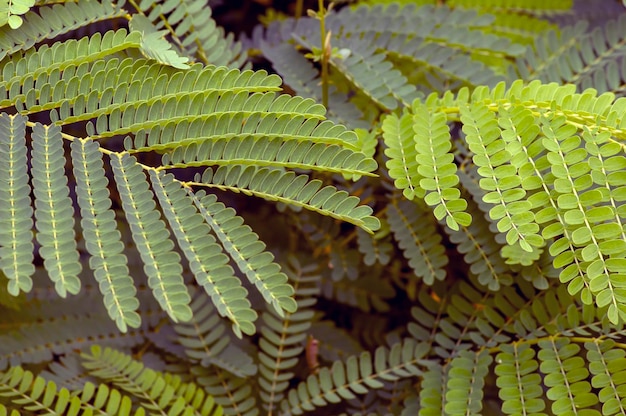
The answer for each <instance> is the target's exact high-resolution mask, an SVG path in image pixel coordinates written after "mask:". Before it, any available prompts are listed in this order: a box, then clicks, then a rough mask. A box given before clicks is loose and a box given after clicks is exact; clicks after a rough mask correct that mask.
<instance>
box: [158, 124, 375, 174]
mask: <svg viewBox="0 0 626 416" xmlns="http://www.w3.org/2000/svg"><path fill="white" fill-rule="evenodd" d="M293 121H294V120H293V119H291V121H290V122H293ZM281 135H284V136H285V139H287V137H286V136H287V135H288V134H286V133H281ZM255 136H256V137H255ZM259 136H261V135H260V134H255V135H254V136H247V137H243V138H241V139H240V138H237V137H231V138H226V139H214V140H203V141H202V142H200V143H193V144H191V145H189V146H180V147H177V148H176V150H175V151H174V152H173V153H172V155H171V157H169V158H167V160H166V161H167V162H168V163H169V164H171V165H172V167H175V168H184V167H190V166H209V165H222V166H229V165H242V166H245V165H252V166H260V167H262V166H272V167H281V168H285V169H303V170H317V171H323V172H329V173H339V174H342V175H365V176H374V175H373V174H372V173H370V172H372V171H374V170H375V169H376V163H375V162H374V160H373V159H371V158H368V157H366V156H365V155H363V154H361V153H356V152H354V151H352V150H350V149H346V148H342V147H340V146H337V145H335V144H330V145H329V144H326V143H323V141H324V139H323V138H318V137H311V138H310V139H309V140H308V141H304V140H302V141H300V140H298V139H297V138H296V140H291V139H293V138H295V137H293V136H291V135H289V139H287V140H281V139H279V138H271V137H267V136H265V135H263V136H265V137H263V136H261V137H259Z"/></svg>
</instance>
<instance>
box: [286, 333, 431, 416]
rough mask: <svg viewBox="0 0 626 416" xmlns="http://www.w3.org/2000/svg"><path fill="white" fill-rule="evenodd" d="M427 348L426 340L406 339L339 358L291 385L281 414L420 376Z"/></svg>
mask: <svg viewBox="0 0 626 416" xmlns="http://www.w3.org/2000/svg"><path fill="white" fill-rule="evenodd" d="M427 351H428V347H427V346H426V344H418V343H416V342H415V341H413V340H410V339H407V340H405V341H402V342H400V343H397V344H394V345H393V346H392V347H391V349H387V348H386V347H379V348H377V349H376V351H375V353H374V356H373V357H372V354H370V353H369V352H363V353H361V354H360V355H358V356H351V357H349V358H348V359H347V360H346V361H345V362H342V361H336V362H335V363H334V364H333V366H332V367H331V368H328V367H323V368H321V369H320V371H319V373H318V374H316V375H313V374H312V375H310V376H309V377H308V378H307V380H306V381H303V382H302V383H300V384H299V385H298V387H297V388H293V389H291V390H290V391H289V393H288V397H287V398H286V399H284V400H283V401H282V402H281V410H282V414H287V415H300V414H303V413H304V412H305V411H312V410H315V409H316V408H318V407H323V406H327V405H328V404H329V403H339V402H341V401H342V400H349V399H353V398H355V397H356V396H355V394H364V393H366V392H367V391H368V389H380V388H382V387H383V386H384V385H385V384H384V383H385V382H387V381H396V380H400V379H402V378H407V377H415V376H418V375H420V374H422V370H421V369H420V368H419V367H418V365H419V360H420V359H421V358H422V357H423V356H424V355H425V354H426V352H427Z"/></svg>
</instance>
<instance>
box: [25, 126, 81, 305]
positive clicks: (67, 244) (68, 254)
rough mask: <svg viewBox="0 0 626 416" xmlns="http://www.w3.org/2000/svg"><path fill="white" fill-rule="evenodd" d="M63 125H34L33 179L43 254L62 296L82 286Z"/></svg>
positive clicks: (49, 274) (55, 285)
mask: <svg viewBox="0 0 626 416" xmlns="http://www.w3.org/2000/svg"><path fill="white" fill-rule="evenodd" d="M63 153H64V151H63V139H62V138H61V129H60V128H59V127H57V126H43V125H41V124H36V125H35V127H34V128H33V151H32V164H33V166H32V169H31V174H32V180H33V194H34V195H35V219H36V221H35V226H36V227H37V241H38V242H39V244H41V248H40V249H39V254H40V255H41V257H43V259H44V266H45V268H46V270H47V271H48V276H50V280H52V281H53V282H54V287H55V289H56V291H57V293H58V294H59V295H60V296H61V297H66V296H67V294H68V293H70V294H76V293H78V291H79V290H80V286H81V283H80V279H79V278H78V273H80V271H81V268H82V266H81V264H80V263H79V261H78V259H79V254H78V250H77V248H76V240H75V238H74V237H75V234H74V209H73V207H72V200H71V199H70V197H69V188H68V186H67V177H66V176H65V172H64V166H65V158H64V156H63Z"/></svg>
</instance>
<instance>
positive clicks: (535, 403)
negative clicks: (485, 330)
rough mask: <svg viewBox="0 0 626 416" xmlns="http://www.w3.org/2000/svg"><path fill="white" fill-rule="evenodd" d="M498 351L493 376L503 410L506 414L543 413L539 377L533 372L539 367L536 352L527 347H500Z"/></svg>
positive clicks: (515, 345)
mask: <svg viewBox="0 0 626 416" xmlns="http://www.w3.org/2000/svg"><path fill="white" fill-rule="evenodd" d="M500 349H501V351H502V352H500V353H499V354H498V356H497V357H496V363H497V364H496V368H495V373H496V374H497V376H498V380H497V385H498V388H499V389H500V392H499V396H500V399H502V401H503V404H502V411H503V412H505V413H506V414H509V415H515V414H519V413H520V412H528V413H529V414H531V413H539V412H542V411H543V410H544V409H545V407H546V403H545V401H544V400H543V399H542V395H543V391H542V388H541V376H540V375H539V374H537V373H536V371H537V369H538V368H539V364H538V363H537V360H536V359H535V351H534V350H533V349H532V348H530V346H529V345H528V344H519V345H518V344H512V345H502V346H501V347H500Z"/></svg>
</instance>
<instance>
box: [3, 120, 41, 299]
mask: <svg viewBox="0 0 626 416" xmlns="http://www.w3.org/2000/svg"><path fill="white" fill-rule="evenodd" d="M25 123H26V119H25V118H23V117H21V116H19V115H16V116H13V117H11V116H8V115H7V114H1V115H0V163H1V164H2V165H3V166H4V167H5V168H4V169H2V170H0V218H2V220H1V221H0V224H1V225H0V269H1V270H2V272H3V273H4V274H5V275H6V277H7V278H8V292H9V293H10V294H11V295H13V296H17V295H18V293H19V292H20V291H23V292H30V290H31V289H32V286H33V281H32V278H31V276H32V275H33V273H34V272H35V268H34V266H33V251H34V245H33V233H32V227H33V221H32V213H33V210H32V208H31V201H30V198H29V196H28V194H29V193H30V192H29V190H30V186H29V184H28V174H27V172H26V170H27V164H26V159H27V154H26V153H27V150H26V127H25Z"/></svg>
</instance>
